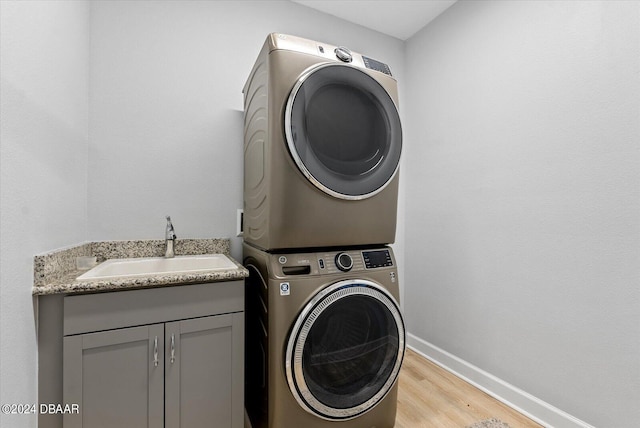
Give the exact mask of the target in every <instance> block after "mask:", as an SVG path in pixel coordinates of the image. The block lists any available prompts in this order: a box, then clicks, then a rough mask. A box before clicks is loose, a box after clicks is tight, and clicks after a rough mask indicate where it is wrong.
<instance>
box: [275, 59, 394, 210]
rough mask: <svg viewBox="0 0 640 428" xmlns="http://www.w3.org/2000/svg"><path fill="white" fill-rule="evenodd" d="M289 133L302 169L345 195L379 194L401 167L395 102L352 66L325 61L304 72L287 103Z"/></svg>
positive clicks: (322, 186) (320, 185) (333, 191)
mask: <svg viewBox="0 0 640 428" xmlns="http://www.w3.org/2000/svg"><path fill="white" fill-rule="evenodd" d="M385 78H386V77H385ZM285 134H286V138H287V144H288V146H289V151H290V153H291V155H292V157H293V159H294V161H295V162H296V164H297V166H298V168H299V169H300V171H301V172H302V173H303V174H304V175H305V176H306V177H307V178H308V179H309V180H310V181H311V182H312V183H313V184H314V185H315V186H316V187H318V188H319V189H321V190H323V191H324V192H326V193H329V194H331V195H333V196H336V197H339V198H343V199H364V198H367V197H370V196H373V195H375V194H376V193H378V192H379V191H380V190H382V189H383V188H384V187H385V186H386V185H387V184H388V183H389V182H390V181H391V179H392V178H393V177H394V175H395V173H396V171H397V169H398V163H399V161H400V152H401V149H402V129H401V126H400V117H399V116H398V111H397V109H396V106H395V103H394V102H393V99H392V98H391V97H390V96H389V94H388V93H387V91H386V90H385V89H384V88H383V87H382V86H381V85H380V83H378V82H377V81H376V80H375V79H374V78H373V77H371V76H370V75H369V74H367V73H365V72H364V71H361V70H359V69H357V68H355V67H352V66H348V65H343V64H323V65H320V66H318V67H316V68H313V69H312V70H310V71H309V72H307V73H305V74H304V75H303V76H302V77H301V78H300V80H299V81H298V83H297V84H296V86H295V87H294V89H293V91H292V92H291V95H290V97H289V100H288V103H287V108H286V111H285Z"/></svg>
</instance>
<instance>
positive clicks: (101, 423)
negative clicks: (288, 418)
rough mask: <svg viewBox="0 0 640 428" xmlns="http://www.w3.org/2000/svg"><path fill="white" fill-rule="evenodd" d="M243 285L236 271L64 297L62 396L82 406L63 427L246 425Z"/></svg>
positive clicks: (67, 401) (70, 416) (70, 415)
mask: <svg viewBox="0 0 640 428" xmlns="http://www.w3.org/2000/svg"><path fill="white" fill-rule="evenodd" d="M224 284H227V285H226V286H224ZM233 285H235V289H234V288H233ZM230 287H231V288H230ZM230 291H233V292H232V293H229V292H230ZM190 292H192V293H190ZM242 293H243V287H242V282H238V281H236V282H235V283H213V284H200V285H192V286H182V287H172V288H171V289H169V288H167V289H150V290H136V291H128V292H117V293H105V294H94V295H84V296H69V297H67V298H65V305H64V313H65V316H64V330H65V337H64V341H63V347H64V349H63V401H64V402H65V403H73V404H78V405H79V408H80V413H79V414H66V415H64V426H65V428H76V427H77V428H80V427H84V428H96V427H98V428H101V427H114V426H122V427H124V426H127V427H143V426H144V427H150V428H154V427H159V428H163V427H166V428H178V427H214V426H215V427H220V428H222V427H229V428H241V427H243V417H244V410H243V409H244V405H243V395H244V392H243V383H244V379H243V370H244V359H243V353H244V347H243V346H244V344H243V343H244V314H243V312H242V309H243V306H244V305H243V294H242ZM234 294H237V296H235V297H236V298H233V296H234ZM221 296H227V300H226V304H224V305H221V304H220V300H219V298H220V297H221ZM203 298H204V299H205V300H202V299H203ZM207 302H209V303H210V304H207ZM150 308H159V309H157V310H154V309H150ZM153 321H158V322H154V323H148V322H153ZM142 323H144V325H140V324H142ZM125 324H128V325H125ZM132 325H137V326H135V327H134V326H132ZM87 330H100V331H87Z"/></svg>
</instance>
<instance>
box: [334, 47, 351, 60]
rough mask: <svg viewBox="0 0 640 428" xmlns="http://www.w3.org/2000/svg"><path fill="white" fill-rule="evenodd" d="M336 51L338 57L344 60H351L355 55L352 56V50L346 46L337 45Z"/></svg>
mask: <svg viewBox="0 0 640 428" xmlns="http://www.w3.org/2000/svg"><path fill="white" fill-rule="evenodd" d="M334 52H335V53H336V56H337V57H338V59H339V60H340V61H342V62H351V61H352V60H353V57H352V56H351V51H350V50H349V49H347V48H345V47H344V46H340V47H337V48H336V49H335V50H334Z"/></svg>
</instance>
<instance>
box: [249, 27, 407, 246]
mask: <svg viewBox="0 0 640 428" xmlns="http://www.w3.org/2000/svg"><path fill="white" fill-rule="evenodd" d="M243 93H244V240H245V242H248V243H251V244H253V245H254V246H257V247H259V248H262V249H265V250H274V249H296V248H310V247H344V246H349V245H377V244H388V243H393V242H394V240H395V231H396V210H397V198H398V166H399V161H400V154H401V151H402V128H401V124H400V118H399V115H398V108H397V105H398V95H397V82H396V79H395V78H394V77H393V76H392V74H391V71H390V69H389V67H388V66H387V65H386V64H384V63H382V62H380V61H377V60H375V59H373V58H369V57H367V56H364V55H361V54H358V53H356V52H351V51H350V50H349V49H347V48H345V47H338V46H333V45H330V44H326V43H320V42H315V41H312V40H307V39H302V38H299V37H293V36H289V35H284V34H270V35H269V36H268V37H267V40H266V42H265V44H264V46H263V48H262V50H261V51H260V54H259V56H258V59H257V61H256V63H255V65H254V67H253V69H252V71H251V73H250V75H249V78H248V80H247V82H246V84H245V86H244V89H243Z"/></svg>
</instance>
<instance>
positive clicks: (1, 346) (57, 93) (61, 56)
mask: <svg viewBox="0 0 640 428" xmlns="http://www.w3.org/2000/svg"><path fill="white" fill-rule="evenodd" d="M88 23H89V9H88V4H87V3H86V2H84V1H58V2H51V1H29V2H22V1H2V2H0V31H1V32H0V43H1V45H0V46H1V47H0V51H1V52H2V54H1V55H2V56H1V61H0V67H1V68H0V75H1V86H0V92H1V94H0V95H1V96H0V109H1V112H0V116H1V117H2V121H1V126H0V136H1V139H0V172H1V174H2V175H1V178H0V186H1V187H0V206H1V209H0V229H1V237H2V239H1V241H0V242H1V244H0V254H1V259H0V327H1V334H0V340H1V341H0V363H1V365H0V379H2V382H0V403H2V404H4V403H36V401H37V400H36V393H37V385H36V383H37V381H36V379H37V378H36V367H37V366H36V364H37V362H36V336H35V331H36V326H35V323H36V320H35V315H34V311H35V306H34V301H33V299H32V298H31V287H32V286H33V256H34V254H37V253H41V252H44V251H49V250H52V249H55V248H59V247H62V246H66V245H70V244H76V243H79V242H83V241H84V240H85V239H86V233H87V221H86V218H87V217H86V209H87V151H88V145H87V127H88V96H87V94H88V77H89V68H88V67H89V42H88V40H89V39H88V37H89V29H88ZM35 423H36V420H35V417H33V416H22V415H21V416H5V415H3V414H0V426H3V427H21V426H35Z"/></svg>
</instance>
